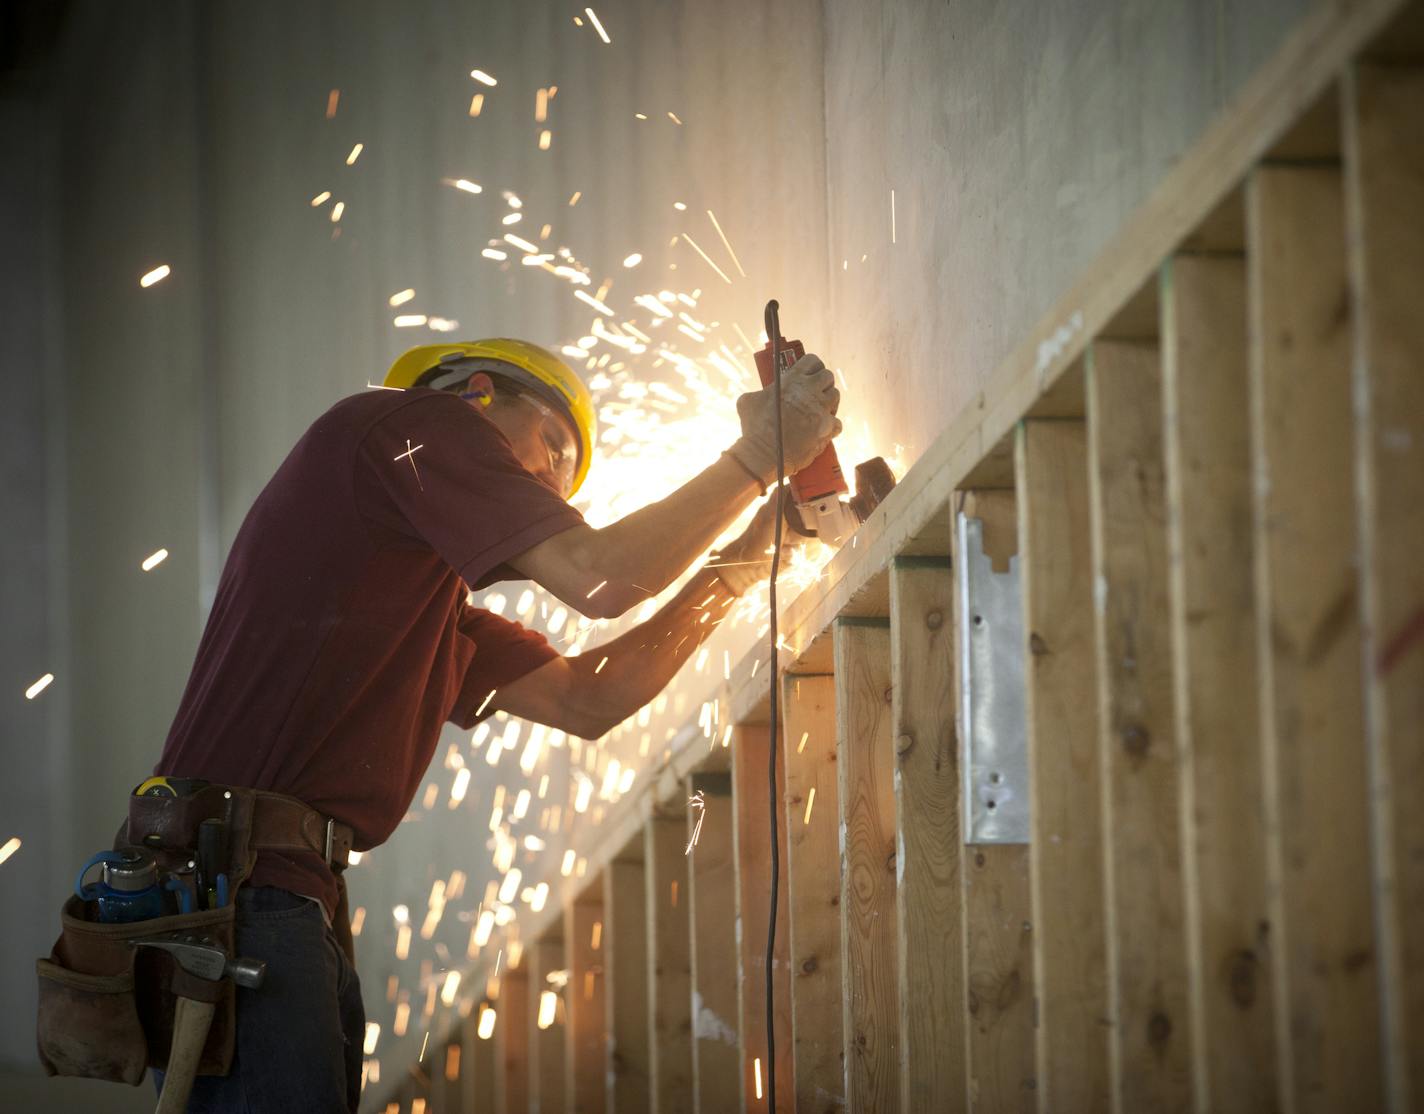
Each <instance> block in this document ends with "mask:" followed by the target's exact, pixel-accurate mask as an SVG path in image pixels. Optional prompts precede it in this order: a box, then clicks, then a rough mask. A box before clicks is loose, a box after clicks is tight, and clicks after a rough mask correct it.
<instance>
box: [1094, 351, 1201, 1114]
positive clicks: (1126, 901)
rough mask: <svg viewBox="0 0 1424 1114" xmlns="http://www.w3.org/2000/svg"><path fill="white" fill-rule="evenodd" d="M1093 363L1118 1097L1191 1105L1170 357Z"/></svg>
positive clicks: (1112, 357)
mask: <svg viewBox="0 0 1424 1114" xmlns="http://www.w3.org/2000/svg"><path fill="white" fill-rule="evenodd" d="M1087 374H1088V491H1089V495H1090V499H1089V506H1090V510H1091V515H1090V519H1091V522H1092V539H1093V585H1094V589H1093V590H1094V594H1095V600H1094V603H1095V607H1094V611H1095V616H1096V620H1097V622H1096V627H1095V630H1096V643H1097V679H1098V741H1099V755H1100V761H1101V764H1102V774H1103V789H1104V792H1103V798H1102V816H1103V832H1104V840H1105V847H1106V849H1107V858H1106V875H1105V880H1106V886H1105V894H1106V899H1107V918H1106V921H1107V941H1108V952H1107V958H1108V1004H1109V1010H1110V1016H1111V1017H1112V1018H1113V1028H1112V1033H1111V1034H1110V1037H1109V1045H1108V1048H1109V1053H1110V1060H1109V1063H1110V1065H1111V1067H1112V1097H1113V1105H1114V1109H1115V1110H1124V1111H1127V1110H1144V1109H1150V1110H1158V1111H1176V1110H1187V1109H1189V1108H1190V1106H1191V1102H1192V1092H1191V1072H1190V1064H1191V1059H1190V1049H1191V1029H1190V1025H1189V1018H1188V1010H1187V971H1186V955H1187V952H1186V939H1185V925H1184V920H1183V916H1182V869H1181V850H1180V843H1181V832H1180V828H1179V825H1178V816H1177V809H1178V786H1177V752H1176V742H1175V739H1174V730H1175V721H1174V718H1173V711H1172V663H1171V641H1170V638H1169V631H1168V623H1167V553H1166V550H1167V531H1166V501H1165V494H1164V487H1163V457H1162V394H1161V364H1160V360H1159V357H1158V352H1157V349H1156V347H1155V345H1151V344H1139V343H1131V342H1120V341H1099V342H1095V343H1094V344H1093V345H1092V346H1091V347H1090V348H1089V350H1088V358H1087Z"/></svg>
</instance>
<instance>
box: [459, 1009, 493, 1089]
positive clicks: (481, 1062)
mask: <svg viewBox="0 0 1424 1114" xmlns="http://www.w3.org/2000/svg"><path fill="white" fill-rule="evenodd" d="M485 1004H488V1003H481V1004H480V1005H485ZM480 1005H477V1006H476V1007H475V1009H474V1012H473V1013H471V1014H470V1016H469V1018H468V1019H467V1020H466V1021H465V1023H464V1025H463V1026H462V1027H461V1034H462V1041H461V1045H462V1047H463V1048H464V1052H463V1053H462V1054H461V1056H460V1107H459V1109H460V1110H461V1111H462V1112H463V1114H495V1087H496V1084H495V1079H496V1077H497V1076H498V1075H499V1072H498V1070H497V1067H498V1063H499V1061H498V1059H497V1057H496V1056H495V1050H496V1044H495V1040H494V1038H493V1036H491V1037H490V1039H489V1040H481V1039H480V1036H479V1025H478V1022H479V1016H480Z"/></svg>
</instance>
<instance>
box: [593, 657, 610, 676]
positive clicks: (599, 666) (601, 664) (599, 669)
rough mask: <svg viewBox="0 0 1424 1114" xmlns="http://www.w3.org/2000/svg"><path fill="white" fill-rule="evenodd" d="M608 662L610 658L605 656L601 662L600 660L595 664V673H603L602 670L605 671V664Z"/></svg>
mask: <svg viewBox="0 0 1424 1114" xmlns="http://www.w3.org/2000/svg"><path fill="white" fill-rule="evenodd" d="M607 664H608V658H606V657H605V658H604V659H603V660H602V661H601V662H599V663H598V664H597V665H596V666H594V668H593V671H594V672H595V673H602V672H603V667H604V666H605V665H607Z"/></svg>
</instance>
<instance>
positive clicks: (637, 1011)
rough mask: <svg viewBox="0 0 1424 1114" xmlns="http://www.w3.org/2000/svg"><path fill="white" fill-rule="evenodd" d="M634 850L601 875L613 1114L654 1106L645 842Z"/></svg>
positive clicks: (629, 850)
mask: <svg viewBox="0 0 1424 1114" xmlns="http://www.w3.org/2000/svg"><path fill="white" fill-rule="evenodd" d="M635 845H636V846H635V847H630V848H629V849H627V850H625V852H624V854H625V855H626V856H628V857H626V858H621V859H614V860H613V862H611V863H609V864H608V867H607V868H606V869H605V870H604V872H603V918H604V919H603V931H604V939H603V970H604V976H605V984H606V986H607V992H606V993H605V996H604V998H605V1004H606V1007H607V1012H608V1017H607V1020H606V1022H605V1026H606V1028H607V1030H608V1068H607V1080H608V1109H609V1110H610V1111H615V1112H617V1111H624V1112H626V1111H646V1110H647V1109H648V1107H649V1104H650V1102H651V1097H650V1076H651V1070H650V1066H649V1060H650V1057H651V1050H650V1048H649V996H648V990H649V988H648V910H647V884H646V882H645V880H644V878H643V861H642V855H643V841H642V840H641V839H640V840H636V841H635ZM634 854H636V855H637V858H633V857H632V856H633V855H634Z"/></svg>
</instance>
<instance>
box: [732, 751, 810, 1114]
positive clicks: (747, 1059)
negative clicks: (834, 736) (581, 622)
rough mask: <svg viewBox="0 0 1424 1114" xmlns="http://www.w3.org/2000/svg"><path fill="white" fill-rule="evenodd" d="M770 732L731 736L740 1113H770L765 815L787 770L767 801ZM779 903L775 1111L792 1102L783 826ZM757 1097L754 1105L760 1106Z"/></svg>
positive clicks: (776, 803)
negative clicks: (740, 1078)
mask: <svg viewBox="0 0 1424 1114" xmlns="http://www.w3.org/2000/svg"><path fill="white" fill-rule="evenodd" d="M769 730H770V729H769V728H767V727H762V726H759V725H758V726H754V727H740V728H735V729H734V730H733V731H732V746H731V750H732V811H733V814H734V815H735V816H736V824H735V826H734V828H733V845H734V851H735V857H736V863H737V941H738V948H737V1046H738V1056H739V1058H740V1060H741V1073H742V1083H741V1096H742V1109H743V1110H744V1111H762V1110H771V1109H773V1104H772V1102H771V1091H770V1077H769V1075H768V1072H767V1061H766V1051H767V1041H766V942H767V933H766V927H767V914H768V912H769V911H770V905H771V893H770V888H769V887H770V884H771V871H770V869H769V865H768V864H769V863H770V856H771V813H769V812H768V809H772V808H774V809H775V810H776V814H777V815H778V817H779V815H780V813H781V809H782V796H783V794H784V792H785V785H786V766H785V763H783V762H778V763H777V771H776V772H777V786H778V792H777V796H776V799H775V800H769V799H768V798H769V796H770V787H769V784H768V781H767V771H768V764H767V760H768V750H769V748H770V746H771V738H770V733H769ZM779 834H780V845H779V857H780V870H781V885H780V890H781V895H780V900H779V901H778V902H777V911H776V912H777V918H776V952H775V958H774V968H773V970H774V975H775V983H774V988H775V989H774V993H775V1003H774V1008H775V1024H776V1090H777V1101H776V1104H775V1108H778V1109H785V1108H787V1107H789V1106H790V1105H791V1104H792V1103H793V1101H794V1094H795V1091H794V1086H793V1082H792V1070H793V1069H792V1055H791V1053H792V1045H791V972H790V962H791V945H790V935H791V934H790V930H789V927H788V917H787V901H786V881H785V880H786V826H785V824H784V822H783V823H782V824H781V829H780V833H779ZM758 1094H760V1096H761V1097H760V1098H758Z"/></svg>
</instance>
